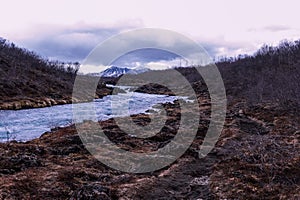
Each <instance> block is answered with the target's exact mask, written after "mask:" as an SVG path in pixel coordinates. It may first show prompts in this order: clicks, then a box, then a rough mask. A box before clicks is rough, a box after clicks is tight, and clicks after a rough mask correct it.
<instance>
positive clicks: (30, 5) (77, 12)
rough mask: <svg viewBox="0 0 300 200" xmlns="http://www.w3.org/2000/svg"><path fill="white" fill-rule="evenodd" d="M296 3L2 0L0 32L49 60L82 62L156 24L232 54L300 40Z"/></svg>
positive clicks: (290, 0) (217, 51)
mask: <svg viewBox="0 0 300 200" xmlns="http://www.w3.org/2000/svg"><path fill="white" fill-rule="evenodd" d="M298 2H299V1H297V0H285V1H274V0H273V1H271V0H270V1H269V0H264V1H261V0H260V1H259V0H251V1H249V0H247V1H246V0H245V1H241V0H226V1H223V0H219V1H217V0H209V1H208V0H205V1H201V0H188V1H183V0H182V1H179V0H143V1H141V0H119V1H117V0H109V1H101V0H95V1H74V0H73V1H71V0H70V1H64V0H57V1H55V0H43V1H41V0H36V1H34V0H26V1H17V0H9V1H8V0H7V1H1V11H0V25H1V28H0V37H4V38H6V39H9V40H10V41H12V42H14V43H16V44H17V45H19V46H22V47H25V48H28V49H30V50H34V51H36V52H38V53H39V54H40V55H42V56H45V57H48V58H50V59H59V60H64V61H67V60H71V61H79V62H80V61H82V60H83V59H84V58H85V57H86V56H87V55H88V53H89V52H90V51H91V50H92V49H93V48H94V47H95V46H96V45H97V44H98V43H100V42H102V41H104V40H105V39H107V38H108V37H111V36H113V35H114V34H117V33H120V32H123V31H127V30H131V29H136V28H143V27H152V28H163V29H169V30H173V31H177V32H179V33H182V34H184V35H186V36H188V37H190V38H191V39H193V40H195V41H196V42H197V43H199V44H200V45H202V46H204V47H205V49H206V50H207V51H208V52H209V54H210V55H211V56H212V57H215V56H216V57H217V56H222V55H228V56H232V55H238V54H243V53H252V52H254V51H255V50H256V49H257V48H259V47H260V46H261V45H262V44H263V43H267V44H276V43H278V42H279V41H280V40H283V39H289V40H295V39H300V23H299V19H300V12H299V4H300V3H298ZM149 62H150V61H149Z"/></svg>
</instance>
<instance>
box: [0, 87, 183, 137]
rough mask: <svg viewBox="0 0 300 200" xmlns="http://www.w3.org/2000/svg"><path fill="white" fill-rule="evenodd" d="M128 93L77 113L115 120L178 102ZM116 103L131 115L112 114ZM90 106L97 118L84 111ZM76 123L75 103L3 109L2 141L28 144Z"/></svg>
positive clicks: (82, 105)
mask: <svg viewBox="0 0 300 200" xmlns="http://www.w3.org/2000/svg"><path fill="white" fill-rule="evenodd" d="M121 89H126V88H121ZM126 91H127V93H124V94H117V95H108V96H105V97H103V98H101V99H95V100H94V102H90V103H80V104H76V107H77V110H76V112H81V110H78V108H82V113H84V114H83V115H82V117H81V118H80V120H81V121H82V120H93V121H99V120H106V119H109V118H112V117H119V116H128V115H132V114H139V113H145V112H146V111H147V110H149V109H151V108H152V107H153V106H154V105H157V104H160V103H166V102H173V101H174V100H176V99H178V97H175V96H166V95H155V94H144V93H137V92H129V90H128V89H127V90H126ZM124 99H125V100H124ZM126 99H127V100H126ZM112 100H113V101H114V102H115V101H117V104H118V106H121V107H123V106H127V108H128V112H123V113H120V112H119V113H118V112H117V113H116V112H112V103H111V102H112ZM90 104H93V105H92V106H94V108H95V113H96V116H95V115H93V114H92V113H90V112H88V113H87V112H85V111H84V108H85V107H89V106H90ZM76 122H78V120H77V121H76ZM72 123H73V112H72V104H66V105H57V106H52V107H46V108H35V109H24V110H0V142H6V141H8V140H17V141H28V140H31V139H34V138H38V137H39V136H41V135H42V134H43V133H44V132H47V131H50V130H51V128H55V127H64V126H67V125H70V124H72Z"/></svg>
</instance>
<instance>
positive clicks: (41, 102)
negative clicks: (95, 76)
mask: <svg viewBox="0 0 300 200" xmlns="http://www.w3.org/2000/svg"><path fill="white" fill-rule="evenodd" d="M112 91H113V88H111V87H102V88H101V89H99V91H97V92H96V94H95V97H94V98H95V99H98V98H102V97H104V96H107V95H110V94H111V93H112ZM85 101H87V100H82V99H76V98H73V97H72V96H71V95H64V96H62V97H60V98H50V97H35V98H29V97H15V98H9V99H7V100H0V110H20V109H30V108H43V107H50V106H55V105H63V104H70V103H80V102H85Z"/></svg>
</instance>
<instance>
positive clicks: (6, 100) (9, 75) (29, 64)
mask: <svg viewBox="0 0 300 200" xmlns="http://www.w3.org/2000/svg"><path fill="white" fill-rule="evenodd" d="M79 66H80V64H79V63H78V62H75V63H71V62H69V63H65V62H59V61H49V60H47V59H43V58H42V57H41V56H39V55H37V54H36V53H34V52H32V51H28V50H26V49H23V48H19V47H17V46H16V45H15V44H13V43H10V42H8V41H7V40H5V39H3V38H0V109H20V108H32V107H44V106H50V105H55V104H64V103H71V102H72V91H73V83H74V80H75V77H76V74H77V71H78V69H79ZM103 87H104V86H103ZM103 87H102V88H103ZM105 92H108V91H105ZM105 92H104V93H105ZM97 93H98V96H101V94H100V93H101V92H97Z"/></svg>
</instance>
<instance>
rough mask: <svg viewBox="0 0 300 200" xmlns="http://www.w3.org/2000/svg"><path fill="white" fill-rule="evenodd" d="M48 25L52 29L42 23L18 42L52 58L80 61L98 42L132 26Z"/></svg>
mask: <svg viewBox="0 0 300 200" xmlns="http://www.w3.org/2000/svg"><path fill="white" fill-rule="evenodd" d="M50 27H52V29H51V28H49V27H47V26H46V25H43V26H42V27H40V31H39V32H38V33H35V35H33V36H32V37H28V38H26V39H24V40H22V41H19V44H20V45H21V46H23V47H25V48H28V49H30V50H33V51H35V52H37V53H38V54H40V55H42V56H43V57H48V58H50V59H53V60H61V61H82V60H83V59H84V58H85V57H86V56H87V55H88V54H89V52H90V51H91V50H92V49H93V48H94V47H95V46H96V45H97V44H99V43H100V42H102V41H104V40H105V39H107V38H109V37H111V36H112V35H115V34H117V33H119V32H121V31H122V30H124V29H125V30H126V29H128V28H133V27H130V26H129V27H126V26H117V27H105V26H88V25H74V26H71V27H66V28H64V27H56V26H53V25H52V26H50ZM43 28H44V29H43Z"/></svg>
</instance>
